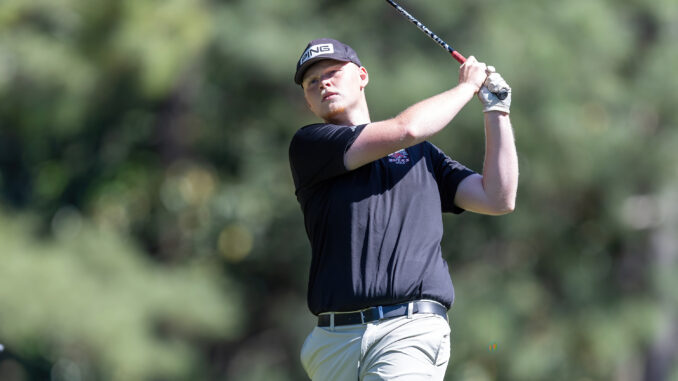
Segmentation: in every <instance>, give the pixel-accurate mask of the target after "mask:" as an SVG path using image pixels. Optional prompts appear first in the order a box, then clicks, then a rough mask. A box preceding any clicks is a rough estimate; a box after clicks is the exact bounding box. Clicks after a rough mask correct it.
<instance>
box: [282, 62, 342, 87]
mask: <svg viewBox="0 0 678 381" xmlns="http://www.w3.org/2000/svg"><path fill="white" fill-rule="evenodd" d="M324 60H332V61H339V62H353V61H351V60H350V59H347V58H344V59H342V58H334V57H322V56H320V57H313V58H311V59H310V60H308V61H306V62H304V63H303V64H302V65H301V66H300V67H299V69H298V70H297V73H296V74H294V82H295V83H296V84H297V85H301V82H302V80H303V79H304V74H306V70H308V68H310V67H311V66H312V65H313V64H315V63H316V62H318V61H324ZM288 78H289V77H288Z"/></svg>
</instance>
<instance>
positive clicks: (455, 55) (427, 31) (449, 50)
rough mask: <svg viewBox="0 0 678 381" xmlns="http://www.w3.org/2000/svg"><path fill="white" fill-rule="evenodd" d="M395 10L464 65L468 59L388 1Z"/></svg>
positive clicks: (503, 97)
mask: <svg viewBox="0 0 678 381" xmlns="http://www.w3.org/2000/svg"><path fill="white" fill-rule="evenodd" d="M386 2H388V3H389V4H391V6H393V8H395V9H396V10H397V11H398V12H399V13H400V14H401V15H403V16H405V17H406V18H407V19H408V20H410V22H412V24H414V25H416V26H417V28H419V30H421V31H422V32H424V33H426V35H427V36H429V37H431V39H433V41H435V42H437V43H438V45H440V46H442V47H443V49H445V50H447V51H448V52H450V54H451V55H452V57H454V59H455V60H457V61H458V62H459V63H460V64H463V63H464V62H466V58H465V57H464V56H462V55H461V54H460V53H459V52H458V51H456V50H454V49H453V48H452V47H451V46H450V45H449V44H448V43H447V42H445V41H444V40H443V39H442V38H440V37H438V36H437V35H436V34H435V33H433V32H432V31H431V29H429V28H428V27H426V25H424V24H422V23H421V22H420V21H419V20H417V19H416V18H415V17H414V16H412V15H411V14H410V13H409V12H408V11H406V10H405V8H403V7H401V6H400V5H398V4H397V3H396V2H395V1H393V0H386ZM493 94H494V95H496V96H497V98H499V99H501V100H504V99H506V97H507V96H508V92H507V91H501V92H499V93H493Z"/></svg>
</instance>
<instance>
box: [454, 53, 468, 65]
mask: <svg viewBox="0 0 678 381" xmlns="http://www.w3.org/2000/svg"><path fill="white" fill-rule="evenodd" d="M450 53H451V54H452V57H454V59H455V60H457V62H459V63H460V64H463V63H464V62H466V58H464V56H462V55H461V54H459V52H458V51H456V50H453V51H452V52H450Z"/></svg>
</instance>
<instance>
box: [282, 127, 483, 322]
mask: <svg viewBox="0 0 678 381" xmlns="http://www.w3.org/2000/svg"><path fill="white" fill-rule="evenodd" d="M364 127H365V126H364V125H361V126H337V125H332V124H312V125H308V126H306V127H303V128H301V129H300V130H299V131H297V133H296V134H295V135H294V138H293V139H292V142H291V144H290V150H289V156H290V166H291V169H292V177H293V178H294V184H295V187H296V192H295V193H296V196H297V200H298V201H299V203H300V204H301V210H302V212H303V214H304V223H305V226H306V233H307V234H308V238H309V240H310V242H311V250H312V259H311V270H310V277H309V283H308V307H309V309H310V310H311V312H313V313H314V314H316V315H317V314H319V313H322V312H329V311H354V310H358V309H362V308H366V307H370V306H376V305H388V304H394V303H401V302H406V301H409V300H414V299H433V300H436V301H439V302H441V303H443V304H444V305H445V306H447V307H448V308H449V307H450V306H451V305H452V303H453V301H454V288H453V286H452V280H451V279H450V275H449V271H448V268H447V263H446V262H445V260H444V259H443V258H442V256H441V250H440V241H441V239H442V235H443V224H442V212H452V213H461V212H462V211H463V210H462V209H460V208H459V207H457V206H456V205H454V195H455V193H456V191H457V186H458V185H459V183H460V182H461V180H463V179H464V178H465V177H467V176H469V175H471V174H472V173H474V172H473V171H471V170H470V169H468V168H466V167H464V166H463V165H461V164H459V163H458V162H456V161H454V160H452V159H450V158H449V157H448V156H447V155H445V154H444V153H443V152H442V151H441V150H440V149H438V148H437V147H435V146H434V145H433V144H431V143H429V142H423V143H420V144H417V145H415V146H412V147H409V148H407V149H404V150H400V151H398V152H395V153H392V154H390V155H388V156H386V157H384V158H382V159H379V160H376V161H373V162H371V163H369V164H366V165H364V166H362V167H360V168H358V169H355V170H353V171H348V170H347V169H346V168H345V166H344V153H345V152H346V150H348V148H349V147H350V146H351V144H352V143H353V142H354V141H355V139H356V137H358V135H359V134H360V133H361V132H362V130H363V128H364Z"/></svg>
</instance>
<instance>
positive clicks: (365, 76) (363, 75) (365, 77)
mask: <svg viewBox="0 0 678 381" xmlns="http://www.w3.org/2000/svg"><path fill="white" fill-rule="evenodd" d="M359 70H360V72H359V73H358V74H359V76H360V89H361V90H362V89H364V88H365V87H366V86H367V84H368V83H369V82H370V75H369V73H367V69H365V67H364V66H361V67H360V69H359Z"/></svg>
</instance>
